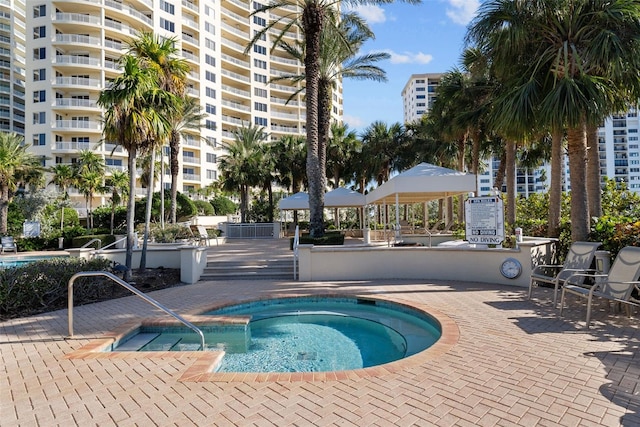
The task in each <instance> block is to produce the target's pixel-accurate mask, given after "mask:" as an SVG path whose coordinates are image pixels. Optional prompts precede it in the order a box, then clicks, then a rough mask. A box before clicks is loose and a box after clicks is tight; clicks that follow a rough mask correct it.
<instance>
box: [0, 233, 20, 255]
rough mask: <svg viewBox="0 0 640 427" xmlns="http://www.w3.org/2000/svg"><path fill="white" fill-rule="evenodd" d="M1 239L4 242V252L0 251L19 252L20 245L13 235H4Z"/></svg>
mask: <svg viewBox="0 0 640 427" xmlns="http://www.w3.org/2000/svg"><path fill="white" fill-rule="evenodd" d="M0 241H1V242H2V252H0V253H4V252H5V251H13V252H14V253H18V245H16V241H15V240H14V239H13V237H11V236H2V238H0Z"/></svg>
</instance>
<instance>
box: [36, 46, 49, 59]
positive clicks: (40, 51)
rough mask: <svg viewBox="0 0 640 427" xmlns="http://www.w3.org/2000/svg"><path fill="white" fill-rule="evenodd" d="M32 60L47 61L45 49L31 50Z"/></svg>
mask: <svg viewBox="0 0 640 427" xmlns="http://www.w3.org/2000/svg"><path fill="white" fill-rule="evenodd" d="M33 59H47V48H46V47H37V48H35V49H33Z"/></svg>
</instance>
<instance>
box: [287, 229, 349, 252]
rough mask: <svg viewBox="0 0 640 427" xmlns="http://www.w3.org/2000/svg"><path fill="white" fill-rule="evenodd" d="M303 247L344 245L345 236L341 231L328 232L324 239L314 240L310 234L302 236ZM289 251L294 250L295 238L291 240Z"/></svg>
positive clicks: (317, 238)
mask: <svg viewBox="0 0 640 427" xmlns="http://www.w3.org/2000/svg"><path fill="white" fill-rule="evenodd" d="M299 242H300V244H301V245H318V246H321V245H344V234H342V233H341V232H339V231H332V232H327V233H325V234H324V236H322V237H316V238H313V237H311V236H310V235H309V234H302V235H301V236H300V240H299ZM289 249H291V250H293V238H291V239H289Z"/></svg>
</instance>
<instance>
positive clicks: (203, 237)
mask: <svg viewBox="0 0 640 427" xmlns="http://www.w3.org/2000/svg"><path fill="white" fill-rule="evenodd" d="M196 229H197V230H198V234H199V236H198V244H199V245H200V244H204V245H205V246H211V237H209V232H208V231H207V229H206V228H204V226H202V225H198V226H197V227H196ZM214 238H215V239H216V245H218V244H219V243H218V234H217V233H216V235H215V237H214Z"/></svg>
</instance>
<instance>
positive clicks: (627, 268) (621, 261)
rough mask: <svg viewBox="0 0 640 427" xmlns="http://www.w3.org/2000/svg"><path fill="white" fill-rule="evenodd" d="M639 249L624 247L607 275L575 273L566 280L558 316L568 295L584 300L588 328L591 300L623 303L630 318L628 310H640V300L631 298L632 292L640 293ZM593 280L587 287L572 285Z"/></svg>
mask: <svg viewBox="0 0 640 427" xmlns="http://www.w3.org/2000/svg"><path fill="white" fill-rule="evenodd" d="M638 276H640V247H635V246H627V247H624V248H622V250H621V251H620V252H619V253H618V256H617V257H616V259H615V261H614V262H613V265H612V266H611V270H609V274H588V273H574V274H572V275H571V276H570V277H568V278H567V280H566V281H565V284H564V286H563V287H562V297H561V298H560V315H561V316H562V310H563V308H564V298H565V294H566V293H567V292H569V293H571V294H574V295H578V296H580V297H582V298H586V299H587V321H586V322H587V325H586V327H587V328H589V324H590V322H591V305H592V302H593V298H594V297H598V298H604V299H606V300H607V301H608V302H611V301H613V302H616V303H620V304H624V305H625V308H626V309H627V315H628V316H631V307H632V306H636V307H640V300H637V299H634V298H633V297H632V295H633V291H634V290H638V291H640V281H638ZM584 277H592V278H593V280H594V281H595V283H594V284H593V285H592V286H591V287H590V288H586V287H584V286H580V285H579V284H574V282H578V283H581V280H580V279H581V278H584Z"/></svg>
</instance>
